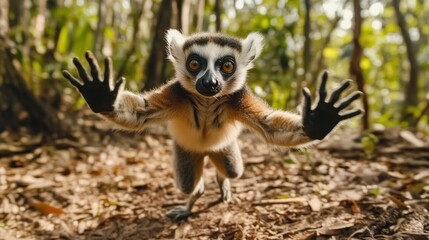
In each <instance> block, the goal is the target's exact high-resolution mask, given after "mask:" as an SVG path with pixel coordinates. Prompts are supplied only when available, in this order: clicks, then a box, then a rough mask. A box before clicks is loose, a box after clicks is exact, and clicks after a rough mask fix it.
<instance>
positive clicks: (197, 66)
mask: <svg viewBox="0 0 429 240" xmlns="http://www.w3.org/2000/svg"><path fill="white" fill-rule="evenodd" d="M188 67H189V69H190V70H192V71H198V70H200V68H201V65H200V63H199V62H198V61H197V60H191V61H190V62H189V63H188Z"/></svg>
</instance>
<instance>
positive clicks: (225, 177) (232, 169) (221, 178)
mask: <svg viewBox="0 0 429 240" xmlns="http://www.w3.org/2000/svg"><path fill="white" fill-rule="evenodd" d="M209 157H210V160H211V161H212V162H213V164H214V165H215V167H216V169H217V172H216V179H217V181H218V184H219V188H220V192H221V198H222V200H223V201H224V202H230V201H231V183H230V181H229V178H232V179H236V178H239V177H240V176H241V174H243V170H244V168H243V160H242V158H241V153H240V148H239V147H238V143H237V141H234V142H233V143H231V144H230V145H229V146H227V147H226V148H224V149H222V150H221V151H217V152H212V153H209Z"/></svg>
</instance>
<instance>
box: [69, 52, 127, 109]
mask: <svg viewBox="0 0 429 240" xmlns="http://www.w3.org/2000/svg"><path fill="white" fill-rule="evenodd" d="M85 58H86V60H87V61H88V63H89V66H90V68H91V76H92V77H90V76H89V75H88V73H87V72H86V70H85V68H84V67H83V66H82V63H81V62H80V61H79V59H78V58H76V57H75V58H73V63H74V65H75V66H76V68H77V70H78V72H79V76H80V78H81V80H82V81H79V80H78V79H77V78H75V77H73V76H72V75H71V74H70V72H68V71H67V70H64V71H63V75H64V77H65V78H67V79H68V80H69V81H70V83H71V84H73V86H75V87H76V88H77V89H78V90H79V92H80V93H81V94H82V96H83V98H84V99H85V100H86V102H87V103H88V106H89V107H90V108H91V110H92V111H93V112H95V113H108V112H112V111H113V104H114V103H115V100H116V97H117V96H118V92H119V91H120V89H122V86H123V85H124V82H125V79H124V78H123V77H121V78H119V79H118V80H117V81H116V82H115V86H114V88H113V90H112V87H111V82H112V77H111V76H112V75H113V74H112V61H111V60H110V58H106V60H105V61H104V79H103V80H102V79H100V76H99V71H100V70H99V67H98V64H97V60H96V59H95V57H94V54H92V52H90V51H87V52H86V53H85ZM81 82H82V83H81Z"/></svg>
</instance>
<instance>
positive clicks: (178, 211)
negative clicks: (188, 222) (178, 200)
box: [167, 206, 192, 221]
mask: <svg viewBox="0 0 429 240" xmlns="http://www.w3.org/2000/svg"><path fill="white" fill-rule="evenodd" d="M191 214H192V212H191V211H189V209H188V207H186V206H177V207H175V208H173V209H171V210H170V211H168V212H167V217H169V218H171V219H172V220H174V221H180V220H183V219H186V218H187V217H189V216H190V215H191Z"/></svg>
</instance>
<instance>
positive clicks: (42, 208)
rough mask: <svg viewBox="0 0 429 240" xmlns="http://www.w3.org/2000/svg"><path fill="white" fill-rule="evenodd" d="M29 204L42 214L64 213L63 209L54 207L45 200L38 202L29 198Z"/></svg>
mask: <svg viewBox="0 0 429 240" xmlns="http://www.w3.org/2000/svg"><path fill="white" fill-rule="evenodd" d="M30 205H31V206H33V207H34V208H35V209H37V211H39V212H41V213H42V214H44V215H49V214H54V215H61V214H64V211H63V210H61V209H60V208H57V207H54V206H52V205H50V204H48V203H46V202H39V201H37V200H31V201H30Z"/></svg>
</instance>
